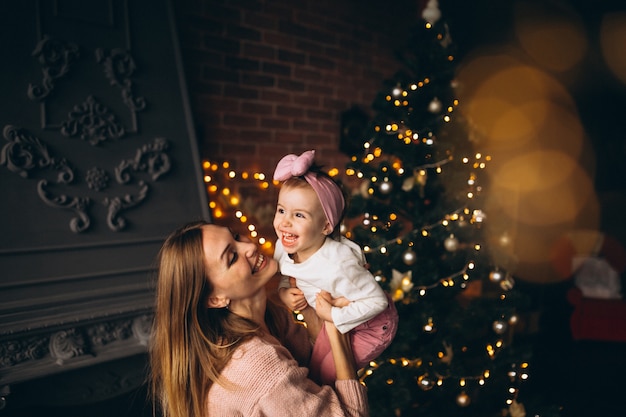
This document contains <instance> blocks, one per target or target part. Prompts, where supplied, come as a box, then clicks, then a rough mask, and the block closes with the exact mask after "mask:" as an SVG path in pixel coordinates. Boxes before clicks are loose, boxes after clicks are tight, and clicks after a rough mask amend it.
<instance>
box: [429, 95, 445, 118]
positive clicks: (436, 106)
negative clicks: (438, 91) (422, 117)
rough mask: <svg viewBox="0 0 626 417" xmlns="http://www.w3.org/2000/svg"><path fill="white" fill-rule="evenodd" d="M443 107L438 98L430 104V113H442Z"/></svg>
mask: <svg viewBox="0 0 626 417" xmlns="http://www.w3.org/2000/svg"><path fill="white" fill-rule="evenodd" d="M442 106H443V105H442V104H441V100H439V99H438V98H437V97H435V98H433V99H432V101H431V102H430V103H429V104H428V111H429V112H431V113H433V114H437V113H440V112H441V108H442Z"/></svg>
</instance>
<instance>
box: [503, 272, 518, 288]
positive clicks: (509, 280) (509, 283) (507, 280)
mask: <svg viewBox="0 0 626 417" xmlns="http://www.w3.org/2000/svg"><path fill="white" fill-rule="evenodd" d="M514 286H515V280H514V279H513V277H512V276H510V275H509V274H507V275H506V277H504V279H503V280H502V282H500V288H502V289H503V290H504V291H511V290H512V289H513V287H514Z"/></svg>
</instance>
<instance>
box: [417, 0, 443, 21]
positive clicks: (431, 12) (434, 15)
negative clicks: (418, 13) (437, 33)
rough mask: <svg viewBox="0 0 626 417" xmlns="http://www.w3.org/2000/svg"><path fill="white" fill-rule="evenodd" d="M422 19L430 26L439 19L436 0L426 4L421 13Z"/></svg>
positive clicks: (430, 0)
mask: <svg viewBox="0 0 626 417" xmlns="http://www.w3.org/2000/svg"><path fill="white" fill-rule="evenodd" d="M422 19H424V20H425V21H427V22H428V23H430V24H431V25H433V24H435V23H436V22H437V21H438V20H439V19H441V10H439V2H438V1H437V0H429V1H428V4H426V7H425V8H424V10H423V11H422Z"/></svg>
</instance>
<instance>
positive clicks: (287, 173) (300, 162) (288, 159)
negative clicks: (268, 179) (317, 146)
mask: <svg viewBox="0 0 626 417" xmlns="http://www.w3.org/2000/svg"><path fill="white" fill-rule="evenodd" d="M314 157H315V151H306V152H304V153H303V154H302V155H300V156H298V155H294V154H289V155H285V156H284V157H283V158H282V159H281V160H280V161H279V162H278V165H276V170H275V171H274V179H275V180H276V181H285V180H288V179H289V178H291V177H301V176H303V175H304V174H306V173H307V172H308V170H309V168H311V165H313V158H314Z"/></svg>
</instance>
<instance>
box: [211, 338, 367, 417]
mask: <svg viewBox="0 0 626 417" xmlns="http://www.w3.org/2000/svg"><path fill="white" fill-rule="evenodd" d="M307 374H308V370H307V369H306V368H302V367H299V366H298V364H297V363H296V361H295V360H294V359H293V358H292V357H291V355H290V354H289V352H288V351H287V349H285V348H284V347H282V345H280V344H279V343H278V342H277V341H276V343H274V342H271V341H268V340H262V339H260V338H254V339H252V340H250V341H247V342H246V343H244V344H243V345H242V346H240V347H239V348H238V349H237V351H236V352H235V356H234V357H233V358H232V359H231V361H230V362H229V364H228V365H227V366H226V368H224V370H223V371H222V375H223V376H224V377H225V378H226V379H227V381H228V383H229V385H226V386H222V385H213V386H212V387H211V389H210V390H209V398H208V400H209V414H208V415H209V416H214V415H215V416H222V415H245V416H251V417H303V416H316V417H317V416H322V415H323V416H332V417H342V416H349V417H367V416H369V411H368V404H367V392H366V388H365V387H364V386H362V385H361V384H360V383H359V382H358V381H357V380H342V381H337V382H336V384H335V387H334V389H333V387H331V386H319V385H316V384H315V383H314V382H313V381H311V380H310V379H308V378H307Z"/></svg>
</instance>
